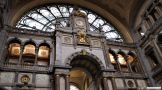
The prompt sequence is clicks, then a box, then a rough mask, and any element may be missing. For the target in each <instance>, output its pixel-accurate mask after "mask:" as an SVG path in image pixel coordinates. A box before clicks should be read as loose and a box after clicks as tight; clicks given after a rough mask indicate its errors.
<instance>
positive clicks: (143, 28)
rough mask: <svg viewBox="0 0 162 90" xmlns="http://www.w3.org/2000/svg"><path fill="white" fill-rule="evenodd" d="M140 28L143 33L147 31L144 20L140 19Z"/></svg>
mask: <svg viewBox="0 0 162 90" xmlns="http://www.w3.org/2000/svg"><path fill="white" fill-rule="evenodd" d="M141 28H142V32H144V33H145V32H146V31H147V28H146V26H145V22H144V21H142V24H141Z"/></svg>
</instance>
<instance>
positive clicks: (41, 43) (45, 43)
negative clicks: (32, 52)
mask: <svg viewBox="0 0 162 90" xmlns="http://www.w3.org/2000/svg"><path fill="white" fill-rule="evenodd" d="M41 45H46V46H48V47H49V48H52V45H51V44H50V43H48V42H47V41H46V40H44V41H42V42H40V43H39V44H38V47H40V46H41Z"/></svg>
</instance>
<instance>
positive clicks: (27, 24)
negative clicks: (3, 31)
mask: <svg viewBox="0 0 162 90" xmlns="http://www.w3.org/2000/svg"><path fill="white" fill-rule="evenodd" d="M73 9H74V6H71V5H52V6H44V7H40V8H37V9H33V10H31V11H29V12H28V13H27V14H25V15H24V16H23V17H21V19H20V20H19V21H18V22H17V25H16V27H18V28H24V29H30V30H41V31H46V32H53V31H54V30H55V24H56V21H59V23H60V25H61V26H60V27H68V23H69V16H70V14H71V13H72V11H73ZM80 10H81V12H84V13H85V14H86V15H87V17H88V22H89V25H90V31H96V32H98V31H99V28H101V26H102V30H103V31H104V33H105V36H106V38H107V39H109V40H112V41H118V42H123V39H122V38H121V36H120V34H119V32H117V31H116V29H115V28H114V27H113V26H112V25H111V24H110V23H108V22H107V21H106V20H105V19H103V18H102V17H100V16H99V15H97V14H96V13H94V12H92V11H90V10H87V9H84V8H80Z"/></svg>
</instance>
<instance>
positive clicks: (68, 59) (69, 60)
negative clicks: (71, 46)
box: [65, 49, 105, 69]
mask: <svg viewBox="0 0 162 90" xmlns="http://www.w3.org/2000/svg"><path fill="white" fill-rule="evenodd" d="M80 55H83V56H88V57H91V58H93V59H94V60H95V61H96V62H97V63H98V64H99V65H100V68H101V69H104V68H105V67H104V64H103V63H102V61H101V60H100V59H99V58H98V57H97V56H96V55H94V54H92V53H89V52H87V51H86V50H84V49H83V50H81V51H79V52H75V53H73V54H72V55H71V56H69V57H68V58H67V59H66V62H65V65H66V66H70V63H71V61H72V60H73V59H74V58H75V57H77V56H80Z"/></svg>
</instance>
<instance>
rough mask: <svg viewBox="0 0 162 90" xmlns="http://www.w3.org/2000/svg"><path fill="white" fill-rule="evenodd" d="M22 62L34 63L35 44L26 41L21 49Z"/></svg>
mask: <svg viewBox="0 0 162 90" xmlns="http://www.w3.org/2000/svg"><path fill="white" fill-rule="evenodd" d="M22 56H23V57H22V62H23V63H25V64H34V61H35V45H34V44H33V43H30V42H28V43H26V44H25V46H24V50H23V55H22Z"/></svg>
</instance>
